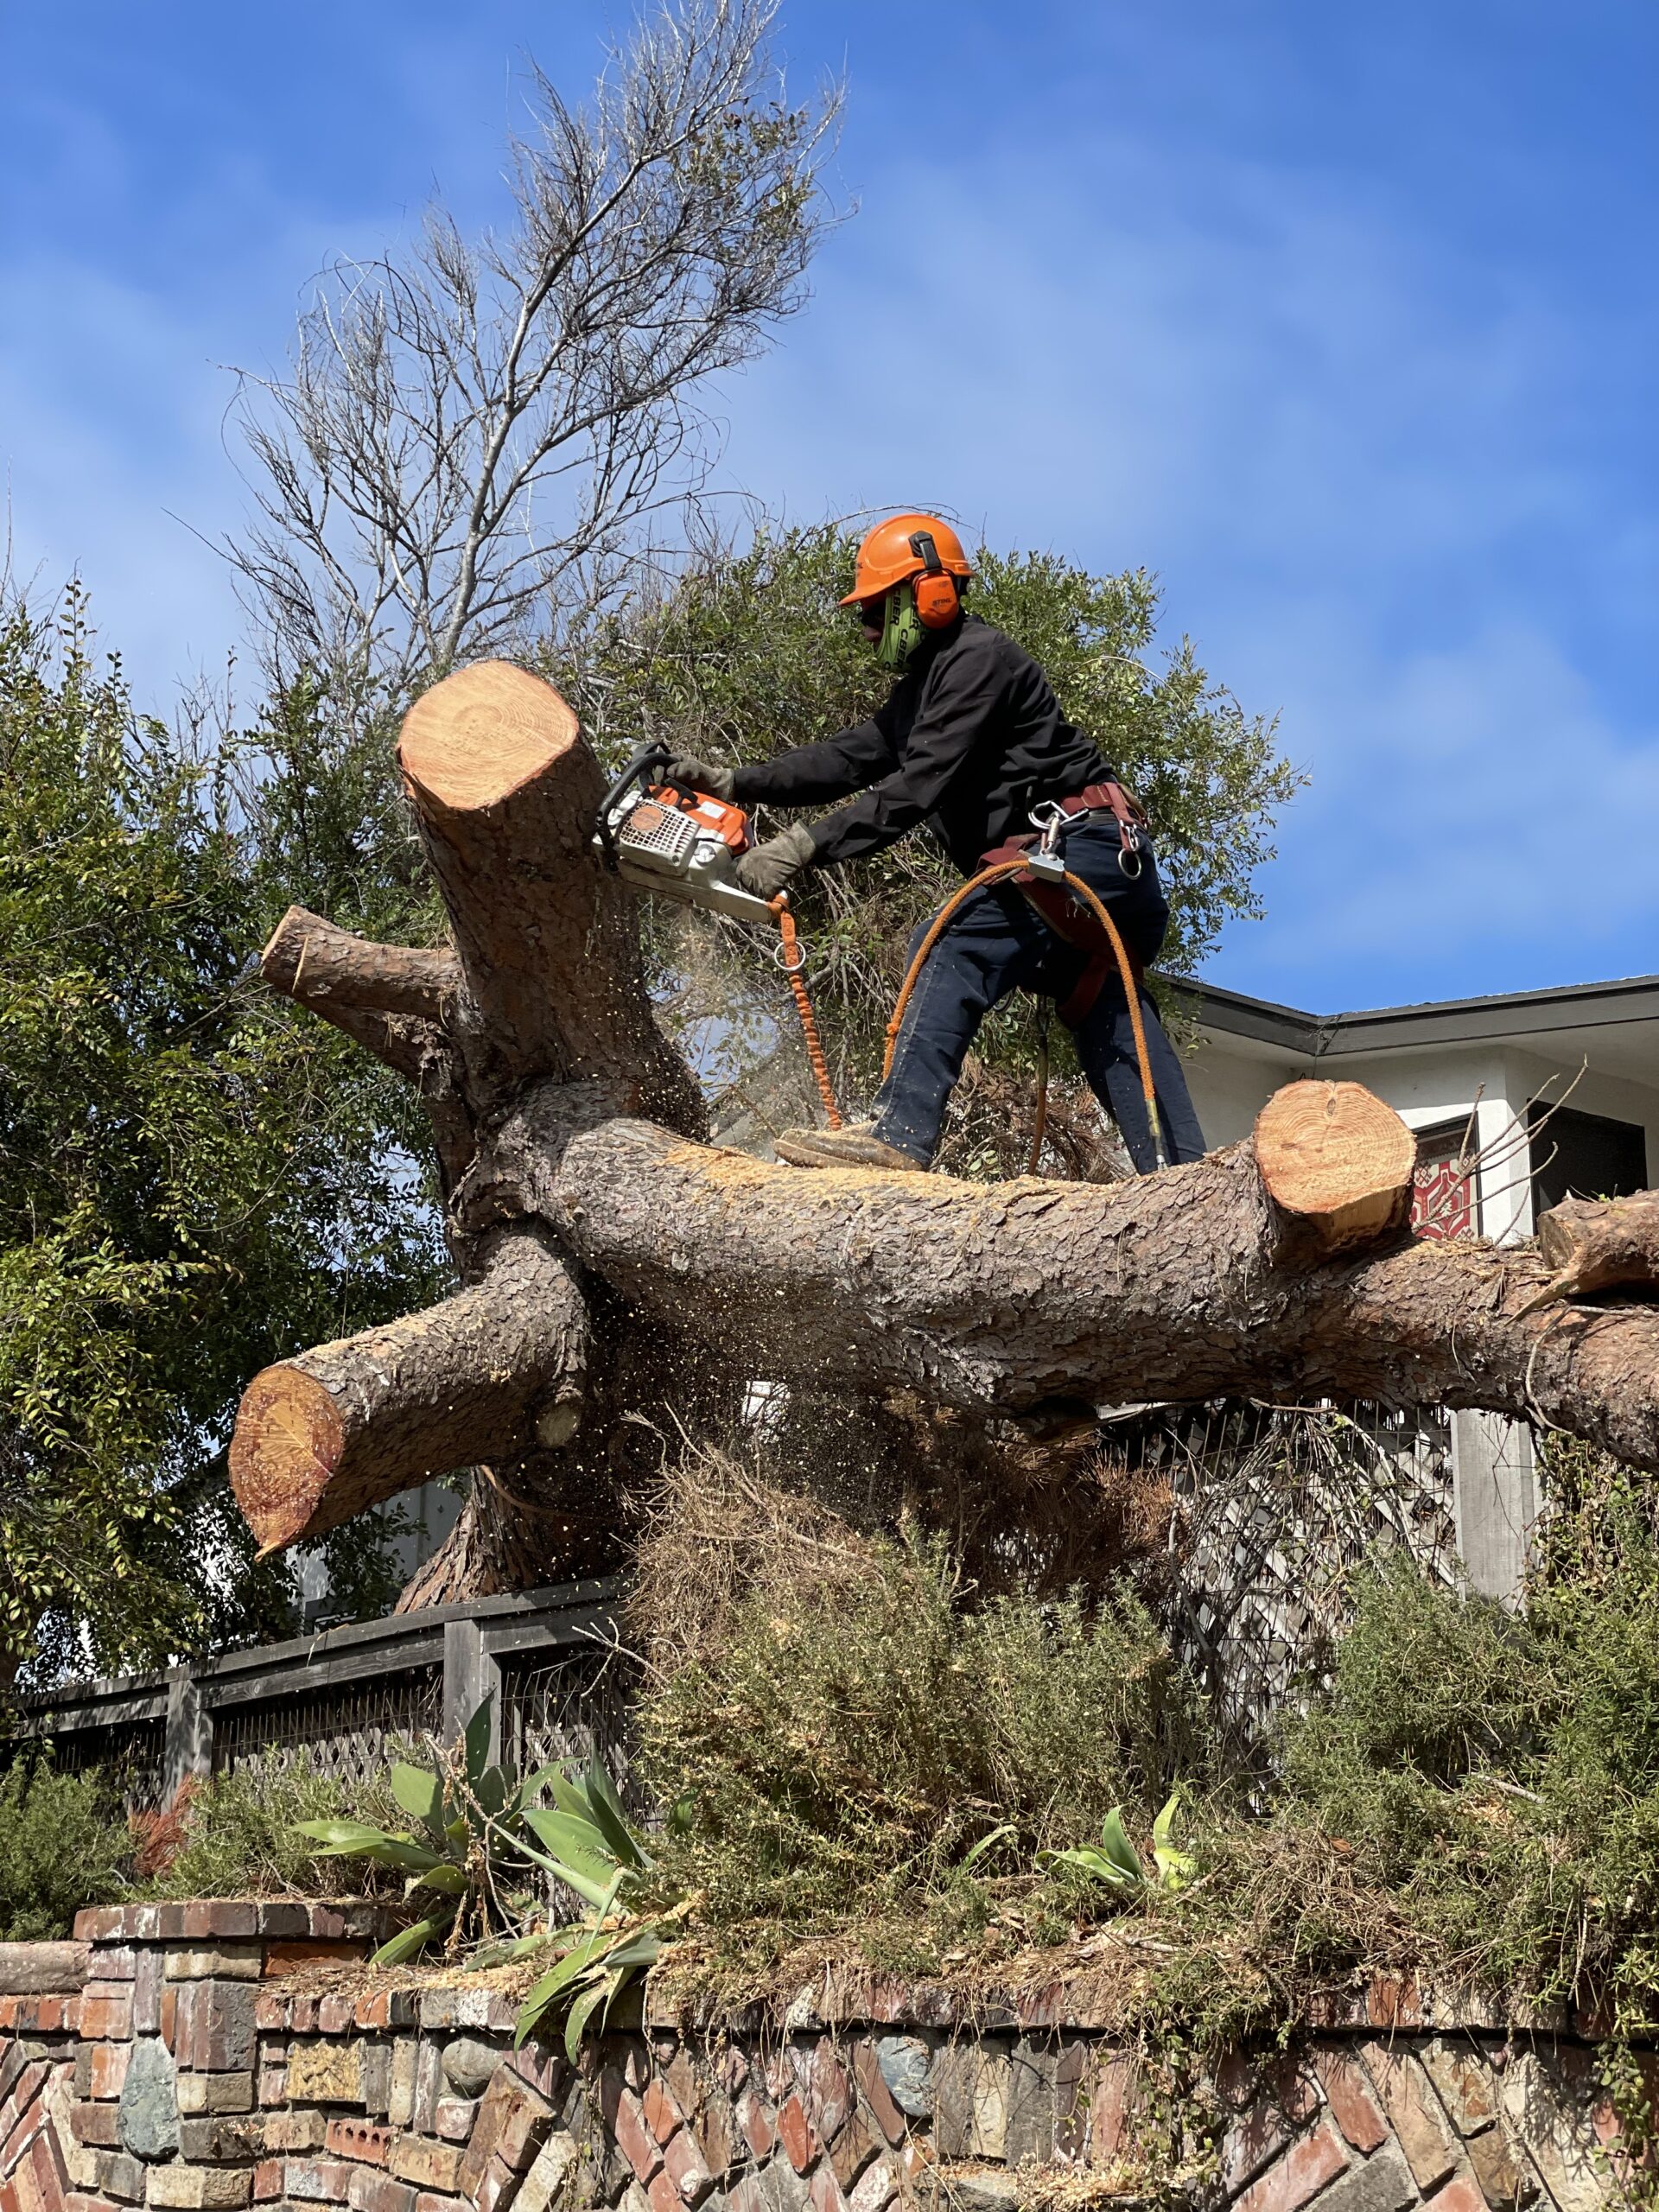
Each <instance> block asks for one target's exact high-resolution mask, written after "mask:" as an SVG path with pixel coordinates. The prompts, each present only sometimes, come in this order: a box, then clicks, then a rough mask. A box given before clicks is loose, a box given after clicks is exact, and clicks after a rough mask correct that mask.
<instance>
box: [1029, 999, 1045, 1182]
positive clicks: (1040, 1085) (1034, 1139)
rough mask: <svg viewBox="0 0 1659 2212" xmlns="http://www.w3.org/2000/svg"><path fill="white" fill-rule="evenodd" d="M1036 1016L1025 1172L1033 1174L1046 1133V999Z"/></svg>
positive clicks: (1040, 1155)
mask: <svg viewBox="0 0 1659 2212" xmlns="http://www.w3.org/2000/svg"><path fill="white" fill-rule="evenodd" d="M1041 1003H1042V1011H1041V1013H1040V1014H1039V1015H1038V1017H1037V1101H1036V1104H1035V1106H1034V1108H1033V1112H1032V1117H1031V1151H1030V1154H1029V1155H1028V1156H1027V1160H1026V1173H1027V1175H1034V1174H1035V1173H1037V1170H1038V1168H1039V1166H1041V1165H1042V1159H1043V1139H1044V1138H1045V1137H1046V1135H1048V1001H1047V1000H1046V999H1044V1000H1043V1001H1042V1002H1041Z"/></svg>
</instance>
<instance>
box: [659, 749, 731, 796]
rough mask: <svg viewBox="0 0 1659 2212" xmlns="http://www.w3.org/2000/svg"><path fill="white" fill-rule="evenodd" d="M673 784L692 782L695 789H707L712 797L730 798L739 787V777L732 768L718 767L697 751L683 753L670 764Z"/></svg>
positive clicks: (669, 775) (670, 780)
mask: <svg viewBox="0 0 1659 2212" xmlns="http://www.w3.org/2000/svg"><path fill="white" fill-rule="evenodd" d="M668 780H669V782H670V783H671V784H690V786H691V788H692V790H693V791H706V792H707V793H708V794H709V798H721V799H726V800H728V801H729V800H730V798H731V797H732V794H733V793H734V791H735V790H736V789H737V778H736V776H735V774H734V772H733V771H732V770H731V769H730V768H717V767H715V764H714V762H713V761H712V760H698V759H697V757H696V754H695V753H681V754H679V756H678V757H677V759H675V760H671V761H670V762H669V764H668Z"/></svg>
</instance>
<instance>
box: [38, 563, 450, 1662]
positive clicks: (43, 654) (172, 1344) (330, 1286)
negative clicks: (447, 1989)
mask: <svg viewBox="0 0 1659 2212" xmlns="http://www.w3.org/2000/svg"><path fill="white" fill-rule="evenodd" d="M305 703H306V702H303V701H295V700H290V701H289V702H285V705H284V708H283V715H284V717H285V720H284V722H283V728H284V729H285V730H286V731H287V733H288V734H287V736H286V738H285V739H284V742H285V743H287V744H288V745H289V748H290V752H294V751H296V749H299V748H301V747H302V733H303V731H304V730H305V729H306V728H309V725H308V723H306V721H305V718H304V712H303V711H302V710H303V709H304V708H305ZM270 734H271V733H267V736H268V737H270ZM230 765H231V764H230V760H229V756H227V755H226V754H225V753H219V755H217V756H214V755H213V754H212V753H211V752H210V751H209V750H208V749H207V748H205V747H201V746H199V745H198V744H197V743H196V742H195V741H194V740H193V739H192V738H191V737H190V736H189V735H188V734H186V735H184V736H181V735H179V734H175V733H173V732H169V731H168V730H167V729H165V728H163V727H162V725H161V724H160V723H158V722H156V721H152V720H148V719H145V718H143V717H141V716H137V715H135V714H134V712H133V710H132V708H131V705H130V701H129V698H128V696H127V692H126V690H125V687H124V683H123V681H122V677H121V674H120V670H119V667H118V664H116V663H114V662H112V661H111V662H110V663H108V664H105V666H104V667H103V668H102V669H101V670H100V669H99V666H98V665H97V664H95V662H94V659H93V654H92V639H91V636H90V634H89V632H88V630H87V627H86V614H85V607H84V604H83V602H82V601H80V599H79V597H78V596H77V595H75V594H69V595H68V596H67V598H66V601H65V602H64V605H63V607H62V609H61V612H60V619H59V620H58V621H57V622H56V624H55V625H54V626H48V625H46V624H43V623H41V622H39V621H37V620H34V619H32V618H30V617H29V615H27V614H26V613H21V612H17V611H16V610H14V611H12V612H11V613H10V614H9V615H8V616H6V617H5V619H4V620H3V622H0V1472H3V1477H4V1480H3V1484H0V1557H3V1567H0V1649H3V1650H4V1651H6V1652H9V1653H10V1655H11V1656H12V1657H13V1659H14V1660H16V1658H19V1657H30V1656H32V1657H33V1658H34V1659H35V1662H36V1667H37V1669H38V1670H39V1671H40V1672H41V1673H50V1672H52V1671H54V1670H59V1669H64V1668H79V1669H83V1670H84V1669H86V1667H87V1665H88V1664H89V1663H90V1664H91V1665H92V1667H93V1668H94V1669H97V1670H100V1671H105V1672H111V1671H114V1670H115V1669H118V1668H119V1667H123V1666H127V1665H132V1664H136V1663H140V1662H145V1661H154V1660H156V1659H163V1658H167V1657H168V1656H173V1655H175V1654H177V1653H180V1652H181V1651H183V1650H187V1649H192V1648H194V1647H199V1646H200V1645H201V1644H203V1643H207V1642H208V1641H217V1642H220V1643H222V1642H225V1641H227V1640H232V1639H235V1638H237V1637H246V1636H256V1635H261V1634H264V1635H270V1634H274V1633H281V1632H283V1631H284V1630H289V1628H291V1627H292V1626H293V1625H294V1624H295V1622H296V1613H295V1604H296V1591H295V1586H294V1585H293V1583H292V1580H291V1579H290V1575H289V1570H288V1569H287V1568H286V1567H282V1566H270V1567H263V1568H260V1569H258V1570H257V1571H256V1570H252V1569H251V1567H250V1559H251V1543H250V1541H249V1540H248V1538H247V1536H246V1533H245V1530H244V1529H243V1528H242V1525H241V1522H240V1519H239V1516H237V1515H236V1514H235V1512H234V1510H233V1509H232V1505H231V1503H230V1500H229V1497H228V1492H227V1491H226V1485H225V1482H224V1477H223V1449H224V1446H225V1442H226V1437H227V1434H228V1430H229V1425H230V1420H231V1415H232V1412H233V1409H234V1407H235V1404H236V1402H237V1399H238V1395H239V1394H240V1391H241V1389H242V1388H243V1386H244V1385H245V1383H246V1381H247V1379H248V1377H249V1376H250V1375H251V1374H252V1373H253V1372H254V1371H255V1370H257V1368H259V1367H261V1366H263V1365H264V1364H266V1363H268V1362H270V1361H271V1360H274V1359H277V1358H281V1357H284V1356H285V1355H287V1354H289V1353H291V1352H293V1351H296V1350H297V1349H299V1348H301V1347H302V1346H303V1345H305V1344H309V1343H313V1342H315V1341H317V1340H319V1339H321V1338H328V1337H332V1336H336V1335H339V1334H340V1333H342V1332H345V1331H346V1330H349V1329H352V1328H355V1327H359V1326H361V1325H366V1324H368V1323H370V1322H373V1321H376V1320H380V1319H386V1318H388V1317H390V1316H391V1314H394V1313H399V1312H401V1311H403V1310H404V1309H405V1308H406V1307H408V1306H410V1305H418V1304H419V1303H421V1302H423V1298H424V1297H426V1296H428V1295H429V1294H430V1293H431V1291H432V1289H433V1287H435V1281H436V1268H437V1248H436V1243H435V1234H434V1228H433V1223H432V1219H431V1216H430V1212H429V1209H428V1208H427V1207H426V1206H425V1205H424V1203H423V1190H422V1185H421V1179H420V1173H419V1169H418V1166H417V1165H416V1162H415V1161H414V1160H412V1159H411V1158H410V1154H409V1152H408V1150H407V1149H406V1148H405V1147H406V1146H407V1142H408V1137H409V1132H410V1109H409V1107H408V1105H407V1103H406V1102H405V1101H404V1099H402V1098H401V1097H398V1096H396V1095H395V1092H394V1089H393V1086H392V1084H391V1081H390V1079H389V1078H387V1077H385V1074H384V1073H383V1071H381V1070H380V1069H379V1068H378V1066H376V1065H374V1064H373V1063H372V1062H371V1061H370V1060H369V1059H368V1058H367V1056H366V1055H365V1054H364V1053H362V1052H359V1051H357V1050H356V1049H355V1048H354V1047H353V1046H351V1045H349V1044H348V1043H347V1042H346V1039H344V1038H342V1037H340V1036H339V1035H338V1034H336V1033H333V1032H331V1031H330V1030H328V1029H327V1027H325V1026H324V1025H323V1024H321V1023H320V1022H318V1021H316V1020H314V1019H313V1018H311V1017H309V1016H308V1015H303V1014H297V1013H296V1011H295V1010H294V1009H292V1008H290V1007H287V1006H285V1005H284V1004H283V1002H281V1001H277V1000H276V999H275V998H273V997H272V996H271V995H270V994H269V993H267V992H266V991H264V989H263V988H260V987H259V986H258V984H257V980H256V978H255V976H254V972H253V957H254V954H255V952H256V950H257V946H258V944H259V943H260V941H261V939H262V938H263V937H264V934H265V933H266V932H267V931H268V930H269V929H270V926H271V925H272V924H273V922H274V921H275V919H276V918H277V914H278V913H280V912H281V910H282V907H283V905H285V904H286V903H287V898H288V896H289V892H290V889H291V884H292V880H293V879H292V877H291V874H289V873H288V872H287V871H288V862H287V860H286V859H285V857H284V855H283V850H282V848H283V847H285V846H286V845H287V844H288V842H289V836H290V831H291V829H292V827H293V823H294V821H295V819H296V810H297V808H298V806H299V803H300V799H301V798H302V797H306V798H308V801H309V803H310V806H311V813H312V815H313V816H314V817H315V816H316V815H317V813H318V812H319V810H321V809H322V807H323V799H322V798H321V797H320V796H319V794H320V793H325V792H332V795H333V796H332V799H331V800H330V801H329V803H330V804H334V806H335V807H336V809H337V810H340V811H342V812H349V811H350V810H351V804H355V802H352V801H351V794H350V792H349V790H348V789H347V788H346V785H345V783H344V782H343V781H342V779H340V777H339V776H337V775H335V776H333V777H332V779H331V777H330V775H329V774H327V773H324V772H321V771H320V770H319V769H318V768H317V766H316V764H315V761H312V762H310V763H309V764H306V763H304V762H299V763H298V764H297V765H296V764H294V763H290V766H289V768H288V769H286V770H284V769H282V768H280V767H279V768H278V769H277V771H275V772H273V771H271V770H270V766H269V764H268V765H267V767H266V769H265V770H264V772H262V773H261V775H260V776H258V777H257V778H255V779H254V780H253V783H252V785H251V786H250V788H249V790H248V791H247V792H246V793H245V799H244V803H243V804H240V805H238V803H237V800H236V798H235V795H234V793H233V792H232V789H231V786H230V781H229V770H230ZM359 811H360V809H359ZM351 846H352V836H351V833H350V831H349V830H348V829H344V828H342V826H341V825H340V823H338V822H335V821H332V820H331V821H329V822H328V823H326V824H323V825H321V826H320V827H318V829H317V832H316V834H315V836H313V837H312V838H311V839H310V841H309V842H308V843H307V842H303V841H301V842H299V843H298V844H297V845H296V853H297V857H298V860H299V861H300V863H301V864H302V867H303V868H304V869H305V870H306V872H307V873H306V881H307V884H308V886H309V885H310V884H311V883H314V882H315V883H319V884H322V885H324V886H325V887H329V888H333V889H338V888H339V887H340V877H341V875H342V874H346V873H347V872H348V871H347V870H346V868H344V867H343V866H342V861H341V855H342V854H343V853H344V852H346V850H348V849H350V848H351ZM366 874H368V875H370V876H372V877H373V878H374V879H375V880H377V881H378V880H384V878H385V874H386V871H385V856H384V855H383V854H379V853H377V854H376V855H374V857H373V858H372V861H371V862H370V863H369V864H367V867H366ZM366 899H367V893H366V892H365V893H364V897H363V899H359V902H358V904H357V906H356V909H355V911H357V912H363V911H365V901H366ZM389 903H391V902H390V901H389V900H388V899H385V898H382V899H380V900H379V905H380V906H381V907H382V908H383V909H384V908H385V906H387V905H388V904H389ZM340 904H341V905H343V906H345V907H346V918H348V919H349V918H351V916H352V912H353V907H352V905H351V902H350V901H349V900H342V901H340ZM384 1525H385V1524H384V1523H383V1524H382V1526H384ZM342 1537H343V1540H342V1541H338V1542H335V1543H334V1544H333V1545H331V1546H330V1548H329V1553H330V1559H331V1563H332V1564H333V1565H334V1567H335V1568H336V1569H337V1570H338V1580H340V1582H341V1583H342V1584H344V1585H345V1586H347V1587H348V1588H349V1587H352V1586H355V1589H356V1592H357V1594H358V1596H359V1599H360V1600H361V1601H362V1602H365V1603H366V1604H369V1605H374V1606H377V1607H378V1606H379V1605H382V1604H383V1603H384V1600H385V1597H386V1595H387V1594H388V1578H387V1574H386V1572H385V1564H384V1560H383V1558H382V1556H381V1544H380V1533H379V1530H378V1529H376V1528H375V1526H374V1525H373V1524H370V1525H369V1527H368V1528H366V1529H365V1528H363V1527H359V1529H356V1530H353V1531H352V1532H350V1533H349V1534H346V1533H345V1532H342Z"/></svg>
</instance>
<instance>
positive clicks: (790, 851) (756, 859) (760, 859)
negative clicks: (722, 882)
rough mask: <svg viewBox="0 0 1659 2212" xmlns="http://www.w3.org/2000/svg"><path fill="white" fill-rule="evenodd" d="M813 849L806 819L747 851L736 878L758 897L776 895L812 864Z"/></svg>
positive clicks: (774, 896) (773, 896) (765, 897)
mask: <svg viewBox="0 0 1659 2212" xmlns="http://www.w3.org/2000/svg"><path fill="white" fill-rule="evenodd" d="M813 851H814V847H813V843H812V832H811V831H810V829H807V828H806V826H805V824H804V823H799V822H797V823H792V824H791V826H790V828H789V829H785V830H782V831H780V833H779V835H778V836H776V837H768V838H767V840H766V843H765V844H764V845H756V846H755V847H754V849H753V851H751V852H747V853H745V854H744V855H743V857H742V859H741V861H739V862H738V864H737V880H738V881H739V882H740V883H741V885H742V887H743V888H744V889H745V890H746V891H753V893H754V895H755V897H756V898H757V899H775V898H776V897H777V896H778V893H779V892H780V891H781V890H783V889H784V887H785V885H787V884H791V883H792V882H793V881H794V880H795V878H796V877H797V876H798V874H800V873H801V870H802V869H803V868H810V867H811V865H812V855H813Z"/></svg>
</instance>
